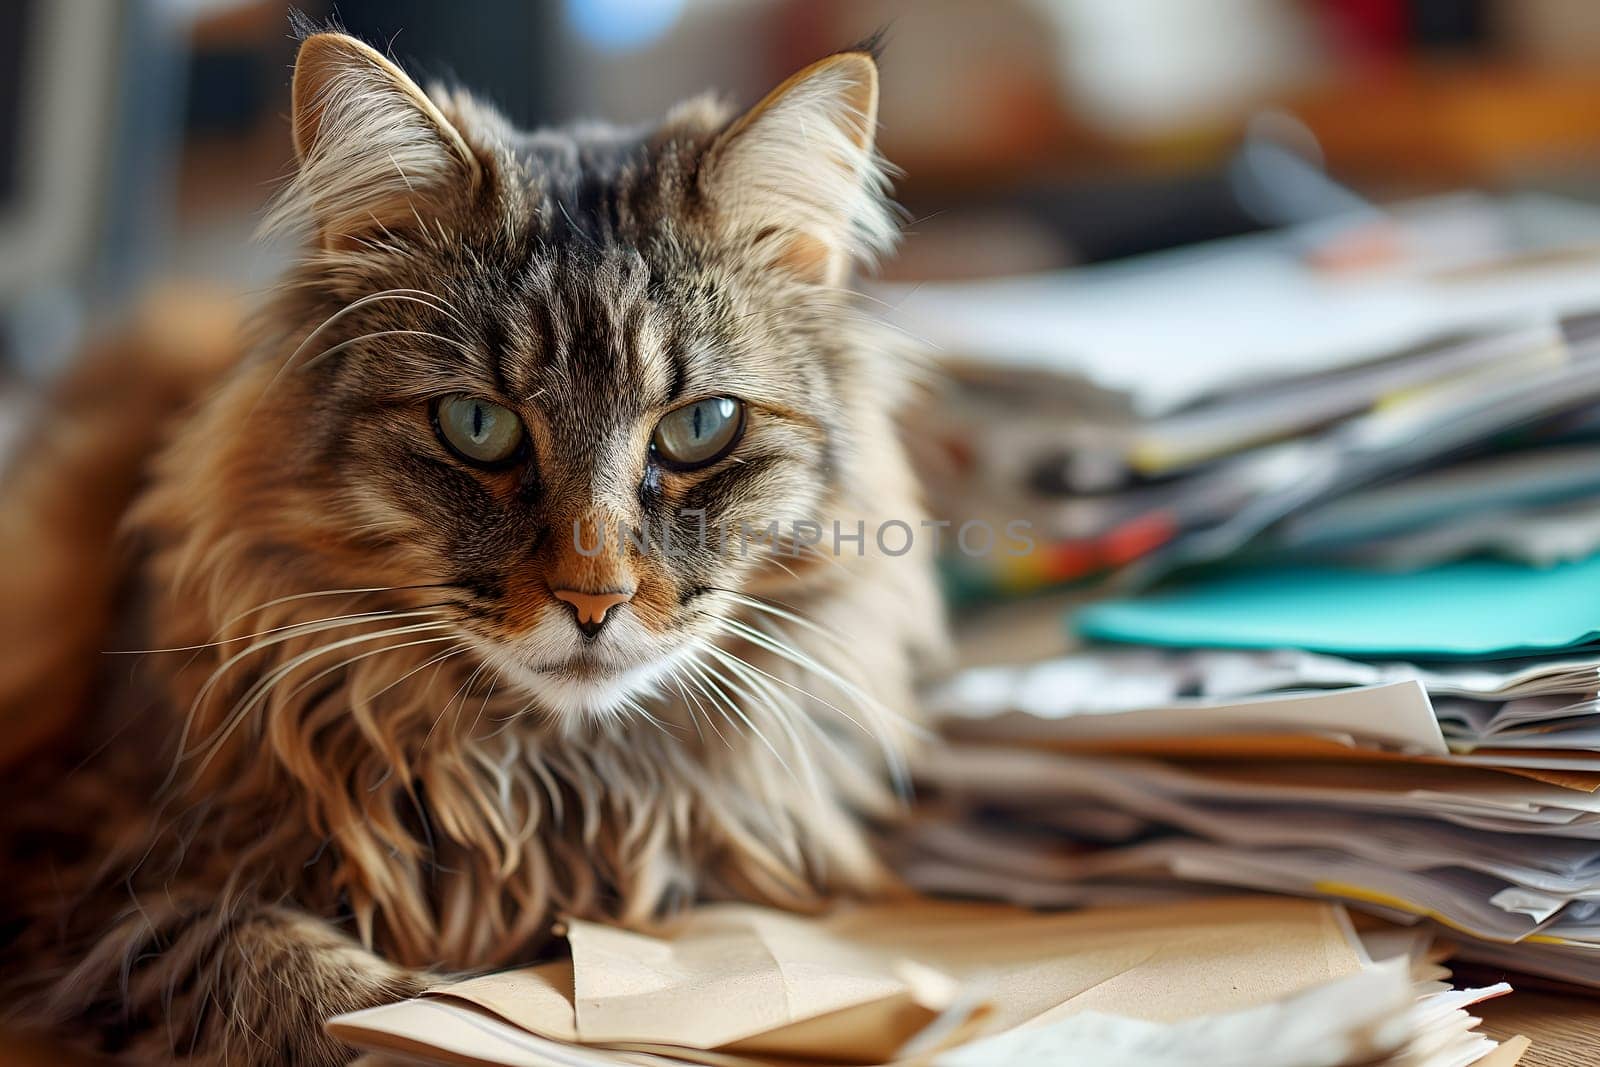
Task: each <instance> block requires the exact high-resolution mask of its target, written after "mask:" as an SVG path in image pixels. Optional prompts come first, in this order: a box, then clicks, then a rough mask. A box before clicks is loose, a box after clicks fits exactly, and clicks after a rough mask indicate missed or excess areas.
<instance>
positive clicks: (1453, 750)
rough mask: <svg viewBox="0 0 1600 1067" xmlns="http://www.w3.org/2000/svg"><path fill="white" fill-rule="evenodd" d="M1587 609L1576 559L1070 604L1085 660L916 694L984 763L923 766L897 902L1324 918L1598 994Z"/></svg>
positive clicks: (1173, 590) (1593, 665) (1596, 594)
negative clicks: (1389, 928)
mask: <svg viewBox="0 0 1600 1067" xmlns="http://www.w3.org/2000/svg"><path fill="white" fill-rule="evenodd" d="M1597 604H1600V561H1586V562H1583V563H1577V564H1569V565H1565V566H1562V567H1557V568H1551V569H1535V568H1531V567H1528V566H1526V565H1517V564H1510V563H1506V562H1496V561H1463V562H1458V563H1454V564H1449V565H1445V566H1442V567H1438V568H1433V569H1430V570H1425V571H1421V572H1416V573H1412V574H1388V573H1366V572H1360V571H1353V570H1348V569H1334V568H1291V569H1253V570H1243V571H1239V572H1237V573H1232V574H1227V575H1222V576H1215V577H1212V578H1209V579H1206V580H1204V581H1196V582H1192V583H1189V584H1186V585H1177V586H1171V587H1166V588H1163V589H1159V590H1156V591H1153V592H1151V593H1148V594H1145V595H1143V596H1140V597H1136V598H1132V599H1127V600H1118V601H1106V602H1101V603H1097V604H1094V605H1091V606H1089V607H1087V608H1085V609H1084V610H1082V611H1081V612H1080V613H1079V614H1078V616H1077V619H1076V621H1077V626H1078V629H1079V631H1080V632H1081V633H1082V634H1083V635H1084V636H1086V637H1090V638H1094V639H1098V640H1099V641H1100V642H1102V643H1101V644H1098V645H1091V646H1089V647H1088V648H1087V649H1086V650H1085V651H1084V652H1082V653H1080V654H1078V655H1074V656H1068V657H1063V658H1061V659H1058V660H1052V661H1045V662H1041V663H1035V664H1030V665H1023V666H1007V667H990V668H981V669H974V670H970V671H968V672H966V673H964V674H962V675H959V676H958V677H957V678H956V679H954V681H953V682H952V683H951V684H950V685H948V686H947V687H945V689H944V690H943V691H942V692H940V693H938V694H936V696H935V698H934V707H935V710H936V711H938V712H940V713H942V714H943V715H944V716H945V719H946V721H945V729H946V732H947V733H948V734H949V735H950V736H951V737H952V738H955V739H957V740H958V741H964V742H985V743H987V747H984V748H981V749H974V750H970V751H959V752H958V753H943V754H938V753H936V754H935V755H934V756H933V757H931V758H930V760H929V761H928V763H927V765H926V769H925V780H926V782H927V783H928V784H929V785H930V786H931V787H933V788H935V789H936V790H937V792H938V795H939V796H940V798H941V800H942V802H943V805H944V806H943V808H942V809H940V810H939V811H938V813H937V814H933V815H930V816H929V818H928V819H927V820H926V822H925V824H924V825H923V827H922V828H921V830H920V836H919V838H918V841H917V847H916V849H914V850H913V853H914V857H915V858H914V859H912V860H909V861H908V862H909V863H911V865H912V868H913V869H912V872H911V873H912V877H913V880H914V881H916V882H917V883H918V884H920V885H922V886H923V887H924V888H928V889H937V890H942V891H960V892H972V893H980V894H997V895H1001V896H1004V897H1007V898H1009V899H1014V900H1019V901H1025V902H1027V903H1034V904H1041V903H1051V904H1063V903H1078V902H1091V901H1094V900H1099V899H1122V898H1123V894H1125V893H1127V892H1133V891H1137V892H1144V893H1151V892H1158V891H1159V892H1161V893H1164V894H1168V895H1170V893H1172V892H1173V891H1174V889H1175V887H1176V886H1178V885H1180V884H1199V885H1223V886H1235V887H1246V886H1247V887H1250V888H1256V889H1265V890H1274V891H1281V892H1295V893H1304V894H1316V895H1323V896H1329V897H1335V898H1339V899H1343V900H1346V901H1349V902H1351V903H1354V904H1357V905H1360V906H1363V907H1367V908H1371V909H1375V910H1378V911H1380V912H1382V913H1385V914H1391V915H1392V914H1406V915H1410V916H1413V917H1417V918H1423V917H1425V918H1431V919H1434V920H1437V921H1438V922H1440V923H1442V924H1444V925H1445V926H1447V927H1449V928H1450V929H1451V930H1453V931H1455V932H1457V933H1460V934H1463V935H1466V938H1467V940H1466V941H1465V942H1464V949H1463V951H1464V952H1465V953H1466V954H1467V955H1470V956H1472V957H1474V958H1478V959H1483V960H1487V961H1492V962H1495V963H1497V964H1503V965H1507V966H1512V967H1515V968H1518V969H1520V970H1525V971H1531V972H1536V973H1540V974H1544V975H1547V976H1550V977H1554V978H1559V979H1563V980H1567V981H1574V982H1583V983H1586V984H1592V985H1597V986H1600V647H1597V646H1596V634H1595V629H1594V627H1595V624H1596V621H1597V620H1600V614H1597V611H1600V609H1596V608H1595V607H1593V605H1597ZM1111 642H1116V643H1117V644H1112V643H1111ZM975 857H982V859H981V861H975V859H974V858H975Z"/></svg>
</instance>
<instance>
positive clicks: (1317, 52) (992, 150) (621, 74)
mask: <svg viewBox="0 0 1600 1067" xmlns="http://www.w3.org/2000/svg"><path fill="white" fill-rule="evenodd" d="M298 6H299V7H300V8H302V9H304V10H305V11H306V12H307V13H308V14H310V15H312V16H313V17H318V18H320V17H326V16H330V15H335V14H336V15H337V17H338V18H339V19H340V20H341V21H342V22H343V24H344V25H345V26H347V27H348V28H349V29H350V30H351V31H353V32H355V33H357V34H359V35H361V36H363V37H365V38H366V39H368V40H370V41H373V42H377V43H380V44H382V45H384V46H386V47H387V48H388V49H389V50H390V51H391V52H392V54H393V55H394V56H396V57H397V58H399V59H400V60H401V61H402V62H403V63H405V64H406V65H407V66H408V67H409V68H410V69H412V70H414V71H421V72H424V73H427V74H431V75H436V76H440V77H447V78H448V77H452V76H459V77H460V78H461V79H462V80H463V81H465V82H466V83H467V84H469V85H471V86H472V87H473V88H475V89H478V90H481V91H482V92H484V93H485V94H487V95H488V96H490V97H491V98H493V99H494V100H495V101H496V102H497V103H498V104H499V105H500V106H501V107H503V108H504V109H505V110H506V111H507V112H508V113H509V114H510V115H511V116H512V117H513V118H514V119H516V120H517V121H518V122H521V123H539V122H548V121H558V120H563V119H569V118H573V117H579V116H604V117H607V118H612V119H617V120H641V119H646V118H649V117H651V116H654V115H657V114H658V113H660V112H661V110H662V109H663V107H664V106H665V105H666V104H667V103H668V102H669V101H672V100H674V99H676V98H678V97H681V96H684V95H687V94H690V93H693V92H696V91H699V90H701V89H704V88H707V87H713V88H716V89H718V90H720V91H722V92H725V93H727V94H728V95H729V96H731V97H732V98H735V99H738V100H740V101H750V100H754V99H755V98H757V97H758V96H759V95H760V94H761V93H762V92H763V91H764V90H765V88H767V87H769V86H771V85H772V84H774V83H775V82H776V81H777V80H779V79H780V78H782V77H783V76H784V75H785V74H786V73H788V72H790V71H792V70H794V69H795V68H797V67H798V66H800V65H802V64H803V63H805V62H807V61H809V60H810V59H813V58H815V57H817V56H819V55H821V54H825V53H826V52H828V51H832V50H834V49H837V48H838V47H840V46H842V45H846V44H849V43H851V42H853V41H855V40H856V39H858V38H860V37H862V36H864V35H865V34H867V33H869V32H871V31H872V30H873V29H875V28H877V27H880V26H885V25H887V26H888V27H889V41H890V45H889V51H888V54H887V57H886V60H885V63H884V89H883V105H882V125H883V133H882V145H883V148H884V150H885V152H886V154H887V155H888V156H889V158H890V159H892V160H893V161H894V162H895V163H897V164H898V165H899V166H900V167H902V168H903V169H904V171H905V175H904V178H903V180H902V181H901V182H900V184H899V192H900V199H901V201H902V203H904V204H905V206H906V208H907V210H908V212H909V218H910V220H912V222H911V224H910V225H908V235H907V240H906V243H905V248H904V254H903V255H902V256H901V257H900V258H899V259H898V260H897V261H896V262H895V263H894V264H892V265H891V267H890V268H889V271H890V273H891V275H892V276H894V277H900V278H949V277H953V276H963V275H983V274H1001V273H1009V272H1014V271H1021V270H1038V269H1043V268H1046V267H1051V266H1059V265H1064V264H1069V263H1080V262H1092V261H1098V260H1105V259H1114V258H1118V257H1123V256H1128V255H1131V254H1135V253H1139V252H1147V251H1151V250H1155V249H1161V248H1166V247H1171V246H1175V245H1182V244H1186V243H1190V242H1195V241H1200V240H1205V239H1208V238H1215V237H1219V236H1224V235H1228V234H1232V233H1238V232H1243V231H1247V230H1251V229H1255V228H1260V227H1263V226H1273V225H1280V224H1283V223H1285V222H1290V221H1301V220H1303V219H1305V218H1307V217H1314V216H1318V215H1320V214H1326V213H1333V212H1338V211H1341V210H1345V209H1347V208H1349V207H1350V205H1351V203H1352V202H1356V198H1359V199H1363V200H1375V201H1378V202H1380V203H1387V202H1392V201H1395V200H1397V199H1401V198H1411V197H1416V196H1418V195H1420V194H1424V193H1431V192H1439V191H1444V190H1455V189H1461V188H1473V189H1489V190H1500V191H1504V190H1542V191H1558V192H1560V193H1562V194H1567V195H1571V196H1576V197H1580V198H1587V197H1590V196H1593V195H1600V63H1597V62H1596V61H1595V60H1596V57H1597V56H1600V7H1597V6H1596V5H1594V4H1593V3H1590V2H1588V0H1215V2H1213V3H1208V4H1204V5H1198V4H1194V3H1190V2H1188V0H981V2H980V0H477V2H474V3H471V4H461V5H457V4H442V3H429V2H422V0H400V2H379V0H343V2H341V3H339V4H338V5H337V7H338V10H337V12H334V11H333V10H332V6H331V5H329V4H320V3H317V2H314V0H312V2H306V3H302V4H300V5H298ZM288 8H289V5H286V4H282V3H274V2H262V0H124V2H121V3H117V4H105V3H100V2H97V0H4V2H3V3H0V309H3V312H4V315H3V319H4V324H5V330H4V337H5V340H4V362H5V364H6V365H7V366H8V367H9V368H11V369H13V370H15V371H23V372H32V371H34V370H36V369H38V368H41V367H47V366H49V365H51V364H52V363H53V362H55V361H56V360H58V359H59V358H61V355H62V354H63V353H64V352H66V351H68V350H70V348H71V347H72V345H73V343H74V341H75V340H76V337H77V335H78V333H79V332H80V331H81V329H82V328H83V326H84V325H85V323H86V322H89V321H93V320H94V319H95V318H96V317H97V316H100V315H103V314H105V313H106V312H107V311H108V310H110V309H113V308H116V307H118V306H120V305H122V304H124V303H125V302H126V301H127V300H128V299H129V298H130V297H131V296H132V295H133V294H136V293H138V292H139V291H140V290H141V288H142V287H145V286H147V285H149V284H150V283H151V281H152V280H153V279H159V278H163V277H171V276H191V277H202V278H205V279H208V280H210V281H211V282H212V283H215V284H224V285H237V286H239V287H242V288H249V287H252V286H259V285H260V284H262V283H263V282H264V281H265V280H267V279H270V278H271V277H272V275H273V273H274V271H275V269H276V262H277V261H276V259H275V254H274V251H273V250H272V249H269V248H263V247H260V246H256V245H253V244H252V243H250V241H249V240H248V238H249V236H250V233H251V230H252V227H253V225H254V222H255V220H256V218H257V217H258V213H259V211H260V208H261V206H262V204H263V202H264V201H265V200H266V199H267V197H268V196H269V194H270V193H271V192H272V190H273V188H274V187H275V183H276V182H277V181H278V180H279V179H281V178H282V177H283V175H284V173H285V171H286V168H287V166H288V163H289V159H290V148H289V142H288V134H287V127H286V122H285V115H286V111H287V90H288V81H289V64H290V61H291V58H292V55H293V50H294V45H293V41H292V39H291V38H290V35H289V31H288ZM1252 138H1254V139H1255V140H1256V141H1258V142H1270V143H1271V145H1272V146H1274V148H1281V149H1283V150H1284V151H1285V152H1287V153H1288V156H1289V158H1288V159H1287V160H1285V159H1283V158H1278V159H1268V160H1266V161H1265V162H1262V161H1260V160H1257V161H1256V164H1257V165H1256V167H1255V169H1256V170H1257V171H1260V172H1261V173H1255V174H1252V173H1251V172H1250V168H1249V167H1248V166H1246V165H1244V164H1242V163H1241V161H1242V160H1243V161H1248V160H1249V159H1250V145H1251V142H1252ZM1297 163H1302V164H1303V165H1304V166H1303V167H1300V168H1297V167H1296V166H1295V164H1297ZM1263 174H1264V175H1265V176H1266V177H1265V178H1264V179H1263ZM1322 174H1326V176H1327V181H1326V182H1319V181H1318V180H1316V179H1317V177H1318V176H1320V175H1322ZM1263 180H1264V181H1266V182H1267V184H1268V186H1269V187H1267V188H1263V187H1262V182H1263ZM1280 186H1281V188H1280Z"/></svg>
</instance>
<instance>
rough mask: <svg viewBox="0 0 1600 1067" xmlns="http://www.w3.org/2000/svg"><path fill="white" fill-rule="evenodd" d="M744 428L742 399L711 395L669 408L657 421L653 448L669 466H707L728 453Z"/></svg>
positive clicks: (651, 446)
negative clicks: (675, 408) (670, 409)
mask: <svg viewBox="0 0 1600 1067" xmlns="http://www.w3.org/2000/svg"><path fill="white" fill-rule="evenodd" d="M743 429H744V402H743V401H741V400H735V399H733V398H732V397H728V396H713V397H708V398H706V399H705V400H696V401H695V402H694V403H692V404H685V405H684V406H683V407H681V408H678V409H677V410H675V411H669V412H667V413H666V415H664V416H663V417H662V419H661V421H660V422H659V423H657V424H656V432H655V434H654V435H653V436H651V438H650V451H651V452H652V453H654V454H655V456H656V458H657V459H659V460H661V461H662V462H663V463H665V464H666V465H667V466H670V467H680V468H691V467H704V466H705V465H706V464H708V463H715V462H716V461H717V460H719V459H721V458H722V457H723V456H725V455H727V454H728V452H729V450H731V449H732V448H733V446H734V445H735V444H737V443H738V441H739V434H740V432H741V431H742V430H743Z"/></svg>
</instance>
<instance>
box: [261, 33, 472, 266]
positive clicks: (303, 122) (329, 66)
mask: <svg viewBox="0 0 1600 1067" xmlns="http://www.w3.org/2000/svg"><path fill="white" fill-rule="evenodd" d="M293 132H294V147H295V154H296V156H297V157H298V158H299V163H300V168H299V173H298V174H297V175H296V176H295V178H294V181H293V182H291V184H290V186H289V188H288V189H287V190H286V191H285V194H284V196H283V198H282V199H281V201H280V205H279V206H280V212H279V213H278V214H281V213H283V212H290V211H293V212H299V211H304V212H305V213H307V214H308V215H309V216H310V218H311V219H312V220H313V221H314V223H315V224H316V226H317V227H318V229H319V230H320V231H321V233H322V235H323V239H324V242H325V243H330V244H336V243H339V242H341V241H342V240H346V239H349V238H351V237H354V236H358V235H359V234H361V233H364V232H367V231H369V230H372V229H376V228H381V227H388V226H391V225H401V226H403V225H406V224H407V222H408V221H410V222H415V221H418V220H420V219H421V218H422V217H423V216H424V214H425V213H427V212H430V211H433V212H437V211H438V210H439V208H440V207H441V206H442V203H443V202H444V201H446V200H448V199H449V198H450V197H452V196H459V195H461V194H463V193H467V192H470V191H471V190H472V189H473V188H475V187H476V186H477V184H478V182H479V181H480V180H481V178H482V174H481V166H480V164H479V163H478V160H477V157H476V156H475V155H474V154H473V152H472V150H471V149H470V148H469V147H468V146H467V143H466V142H465V141H464V140H463V139H462V137H461V134H460V133H459V132H458V131H457V130H456V129H455V127H454V126H453V125H451V123H450V121H449V119H447V118H445V116H444V115H443V113H441V112H440V111H439V109H438V107H437V106H435V105H434V103H433V101H432V100H430V99H429V98H428V96H427V94H426V93H424V92H423V91H422V90H421V89H420V88H418V87H417V84H416V83H415V82H413V81H412V80H411V79H410V78H408V77H406V75H405V74H404V73H403V72H402V71H401V70H400V68H399V67H397V66H395V65H394V64H393V63H391V62H390V61H389V60H388V59H386V58H384V57H383V56H382V55H381V54H379V53H378V52H377V51H375V50H374V49H372V48H370V47H369V46H367V45H365V44H363V43H362V42H360V41H358V40H356V39H355V38H354V37H349V36H347V35H345V34H342V33H317V34H313V35H312V36H310V37H307V38H306V39H305V40H304V41H303V42H302V43H301V45H300V52H299V55H298V56H297V57H296V59H295V68H294V87H293ZM271 221H274V222H275V221H277V219H274V220H271ZM269 224H271V223H270V222H269Z"/></svg>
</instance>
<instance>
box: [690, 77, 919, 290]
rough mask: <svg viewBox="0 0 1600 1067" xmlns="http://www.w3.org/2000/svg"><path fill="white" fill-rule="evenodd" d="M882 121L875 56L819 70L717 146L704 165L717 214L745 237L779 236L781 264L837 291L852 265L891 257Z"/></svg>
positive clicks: (781, 90) (796, 81)
mask: <svg viewBox="0 0 1600 1067" xmlns="http://www.w3.org/2000/svg"><path fill="white" fill-rule="evenodd" d="M877 114H878V67H877V64H876V63H875V62H874V61H873V57H872V55H871V54H870V53H867V52H841V53H839V54H837V55H833V56H829V57H828V58H826V59H823V60H820V61H818V62H816V63H813V64H812V65H811V66H809V67H807V68H805V69H804V70H802V71H800V72H799V73H798V74H795V75H794V76H793V77H791V78H789V79H788V80H787V81H785V82H784V83H783V84H782V85H779V86H778V87H777V88H776V89H774V90H773V91H772V92H771V93H768V94H767V96H766V98H765V99H764V100H762V101H761V102H760V103H759V104H757V105H756V106H755V107H753V108H751V109H750V111H748V112H746V113H745V114H744V115H743V116H741V117H740V118H738V119H737V120H735V121H734V123H733V124H732V125H731V126H729V127H728V129H727V130H726V131H725V132H724V133H723V134H722V135H721V136H720V137H719V138H718V139H717V141H716V143H715V144H713V146H712V147H711V149H710V154H709V156H708V166H707V168H706V174H707V178H706V181H707V183H708V192H709V194H710V197H711V202H712V206H713V210H714V211H715V212H716V213H717V215H718V217H719V219H720V220H721V221H722V222H723V223H724V225H725V226H727V227H728V228H730V229H731V230H732V231H734V232H736V233H739V234H743V235H745V236H746V237H750V236H753V235H776V236H777V237H778V238H779V243H778V244H777V245H776V252H775V256H774V260H775V262H776V263H777V264H778V265H781V266H786V267H789V268H791V269H794V270H795V271H796V272H798V273H799V274H801V275H802V276H803V277H806V278H807V279H808V280H813V281H818V282H823V283H827V284H836V283H837V282H838V281H839V280H841V279H842V277H843V275H844V274H845V272H846V271H847V269H848V266H849V264H850V262H851V260H855V259H863V260H871V259H872V258H873V257H875V256H876V255H877V254H878V253H880V252H883V251H886V250H887V249H888V248H889V247H891V246H892V245H893V243H894V239H895V237H896V235H897V231H898V228H897V227H896V225H895V221H894V217H893V215H892V214H891V210H890V205H889V202H888V199H887V195H888V185H889V181H888V174H887V172H886V168H885V166H884V164H883V162H882V160H880V159H879V158H878V155H877V153H876V150H875V149H874V146H873V140H874V134H875V132H876V127H877Z"/></svg>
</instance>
